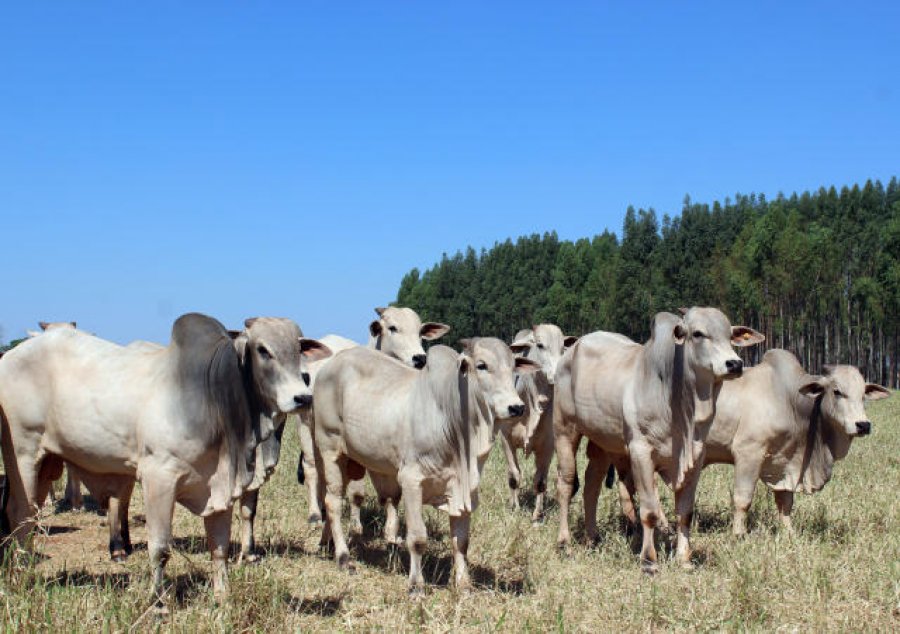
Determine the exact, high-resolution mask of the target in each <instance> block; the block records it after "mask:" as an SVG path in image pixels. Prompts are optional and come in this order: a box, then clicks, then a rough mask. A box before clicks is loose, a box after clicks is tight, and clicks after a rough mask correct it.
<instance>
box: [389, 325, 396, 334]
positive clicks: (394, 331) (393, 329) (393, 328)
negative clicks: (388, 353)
mask: <svg viewBox="0 0 900 634" xmlns="http://www.w3.org/2000/svg"><path fill="white" fill-rule="evenodd" d="M388 330H390V331H391V332H393V333H396V332H397V326H388Z"/></svg>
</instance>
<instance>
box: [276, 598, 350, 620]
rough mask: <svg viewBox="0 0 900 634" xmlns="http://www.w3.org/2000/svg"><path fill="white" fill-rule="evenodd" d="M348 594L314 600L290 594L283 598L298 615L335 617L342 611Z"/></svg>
mask: <svg viewBox="0 0 900 634" xmlns="http://www.w3.org/2000/svg"><path fill="white" fill-rule="evenodd" d="M345 596H347V595H346V593H342V594H338V595H332V596H325V597H314V598H302V599H301V598H300V597H295V596H293V595H290V594H286V595H284V596H283V597H282V601H283V602H284V604H285V605H286V606H287V607H288V609H290V610H291V611H292V612H295V613H296V614H308V615H311V616H326V617H327V616H334V615H335V614H337V613H338V611H339V610H340V609H341V604H342V603H343V601H344V597H345Z"/></svg>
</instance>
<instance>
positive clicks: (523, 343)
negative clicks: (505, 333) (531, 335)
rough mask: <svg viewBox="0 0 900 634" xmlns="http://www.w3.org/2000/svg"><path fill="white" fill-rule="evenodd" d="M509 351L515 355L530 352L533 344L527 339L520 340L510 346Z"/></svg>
mask: <svg viewBox="0 0 900 634" xmlns="http://www.w3.org/2000/svg"><path fill="white" fill-rule="evenodd" d="M509 349H510V350H512V351H513V354H521V353H523V352H528V351H529V350H530V349H531V342H530V341H528V340H527V339H519V340H518V341H513V342H512V343H511V344H509Z"/></svg>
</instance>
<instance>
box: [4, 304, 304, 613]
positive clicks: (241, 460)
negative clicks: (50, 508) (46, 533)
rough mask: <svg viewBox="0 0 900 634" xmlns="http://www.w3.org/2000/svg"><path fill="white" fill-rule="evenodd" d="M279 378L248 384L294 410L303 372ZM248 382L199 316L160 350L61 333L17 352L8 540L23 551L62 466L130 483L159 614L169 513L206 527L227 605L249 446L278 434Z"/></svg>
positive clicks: (7, 436) (12, 360) (11, 372)
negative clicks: (181, 511) (184, 514)
mask: <svg viewBox="0 0 900 634" xmlns="http://www.w3.org/2000/svg"><path fill="white" fill-rule="evenodd" d="M296 345H297V347H298V348H299V345H300V343H299V341H298V342H296ZM260 354H261V353H260ZM283 371H284V370H279V369H277V368H274V367H272V366H269V365H265V364H262V363H260V364H259V365H255V366H254V367H253V371H252V379H253V383H254V384H257V385H258V384H260V383H262V384H264V385H266V387H267V389H272V390H274V392H275V394H276V396H275V401H276V402H277V403H278V404H279V407H284V408H285V409H287V410H288V411H291V410H293V409H295V408H296V407H297V405H298V402H299V401H298V400H297V399H302V398H304V397H306V398H308V397H309V396H310V390H309V388H308V387H306V385H304V384H303V382H302V381H301V380H300V378H299V368H297V371H296V374H295V375H294V377H293V380H291V377H288V376H284V375H283V374H282V372H283ZM258 373H262V374H265V375H266V376H267V377H269V379H270V380H264V379H263V380H261V381H260V380H257V379H259V378H260V376H261V374H258ZM247 379H248V377H247V376H246V375H245V374H243V373H242V370H241V365H240V363H239V359H238V356H237V353H236V351H235V348H234V345H233V342H232V340H231V338H230V337H229V335H228V332H227V331H226V330H225V329H224V328H223V327H222V325H221V324H220V323H219V322H218V321H216V320H214V319H212V318H210V317H206V316H205V315H200V314H197V313H191V314H187V315H183V316H182V317H179V318H178V319H177V320H176V321H175V324H174V326H173V328H172V341H171V343H170V344H169V346H168V347H166V348H159V349H154V348H152V347H147V346H133V347H123V346H119V345H116V344H113V343H110V342H108V341H104V340H102V339H98V338H96V337H93V336H91V335H87V334H86V333H83V332H80V331H77V330H68V329H60V330H55V331H52V332H47V333H45V334H43V335H41V336H40V337H36V338H34V339H30V340H28V341H25V342H23V343H22V344H21V345H19V346H18V347H16V348H15V349H14V350H12V351H11V352H10V353H9V354H7V355H5V356H4V357H3V359H2V360H0V418H2V425H3V431H4V433H3V438H2V448H3V458H4V463H5V467H6V472H7V487H8V505H7V506H6V508H5V511H6V516H7V519H8V520H9V524H10V526H11V528H12V533H13V535H14V536H15V537H16V538H17V539H19V540H20V541H23V540H25V538H26V537H27V535H28V533H29V532H30V530H31V529H32V527H33V526H34V520H35V514H36V513H37V511H38V509H39V508H40V505H41V503H42V502H43V500H44V498H45V497H46V495H47V490H48V489H49V486H50V483H51V482H52V480H54V479H55V478H57V477H59V475H60V473H61V470H62V465H63V461H67V462H69V463H71V464H74V465H76V466H77V467H78V468H79V469H80V470H81V472H82V473H89V474H93V475H95V476H97V477H98V479H100V477H101V476H102V480H103V481H106V482H108V481H110V480H117V481H119V482H120V483H121V482H126V481H128V480H129V479H130V480H134V479H135V478H137V479H139V480H140V481H141V486H142V489H143V494H144V505H145V509H146V517H147V530H148V534H149V537H148V551H149V554H150V561H151V564H152V567H153V589H154V592H155V596H156V598H157V605H158V606H159V607H162V589H163V588H162V582H163V570H164V566H165V564H166V562H167V561H168V559H169V553H170V541H171V527H172V514H173V512H174V504H175V502H179V503H181V504H182V505H183V506H185V507H186V508H187V509H188V510H190V511H191V512H192V513H194V514H197V515H200V516H202V517H203V518H204V523H205V526H206V534H207V542H208V544H209V548H210V552H211V554H212V558H213V562H214V575H213V589H214V591H215V593H216V595H217V596H219V597H222V596H224V594H226V593H227V575H226V557H227V551H228V545H229V534H230V527H231V515H232V509H233V502H234V500H236V499H238V498H239V497H241V495H243V493H244V491H245V489H246V487H247V486H248V485H250V483H251V481H252V480H253V475H254V458H255V454H256V446H257V444H259V443H260V442H262V441H265V440H266V439H268V437H269V436H270V435H271V434H272V433H273V432H274V430H273V429H272V426H270V425H266V426H265V427H264V426H263V423H264V421H263V420H262V419H253V418H251V416H250V410H249V408H248V398H249V395H248V392H247ZM85 484H87V485H88V487H89V488H90V487H91V485H92V483H91V482H90V481H88V480H87V479H86V480H85Z"/></svg>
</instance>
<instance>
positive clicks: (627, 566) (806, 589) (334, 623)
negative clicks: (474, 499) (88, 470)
mask: <svg viewBox="0 0 900 634" xmlns="http://www.w3.org/2000/svg"><path fill="white" fill-rule="evenodd" d="M868 409H869V412H870V415H871V420H872V422H873V424H874V430H873V433H872V435H871V436H869V437H867V438H862V439H857V440H856V441H854V443H853V447H852V449H851V451H850V454H849V456H848V457H847V459H846V460H844V461H843V462H839V463H838V464H837V465H836V466H835V473H834V476H833V478H832V481H831V482H830V483H829V484H828V485H827V486H826V487H825V489H824V490H823V491H822V492H820V493H818V494H816V495H814V496H803V495H798V499H797V503H796V506H795V509H794V525H795V528H796V533H795V535H793V536H789V535H787V534H785V533H783V532H781V531H780V530H779V527H778V518H777V515H776V511H775V505H774V502H773V500H772V496H771V494H769V493H768V491H767V490H766V489H765V487H764V486H763V485H761V484H760V485H758V486H757V490H756V497H755V499H754V503H753V507H752V509H751V512H750V519H749V527H750V531H751V533H750V535H749V536H748V537H747V538H745V539H741V540H738V539H735V538H734V537H732V535H731V500H730V495H731V488H732V484H731V483H732V469H731V467H722V466H716V467H711V468H709V469H707V470H706V471H704V473H703V476H702V478H701V481H700V490H699V494H698V498H697V512H696V514H695V533H694V539H693V546H694V549H695V551H694V556H693V560H694V562H695V563H696V564H697V568H696V570H694V571H692V572H687V571H684V570H682V569H681V568H680V567H679V566H677V565H675V564H674V562H671V561H670V560H669V558H668V557H664V558H663V560H662V562H661V566H660V573H659V574H658V575H656V576H655V577H652V578H651V577H647V576H645V575H644V574H642V573H641V572H640V568H639V565H638V560H637V555H636V554H634V551H633V550H632V547H631V543H630V539H629V538H627V537H626V536H625V535H624V533H623V531H622V529H621V524H620V514H619V506H618V498H617V496H616V495H615V492H614V491H613V490H606V489H604V491H603V494H602V496H601V500H600V506H599V511H598V519H599V524H600V535H601V538H602V542H601V543H600V544H598V545H596V546H594V547H591V548H588V547H586V546H585V545H583V543H582V542H581V541H580V538H581V537H582V536H583V529H582V526H583V523H582V519H581V515H582V496H581V493H580V492H579V494H578V495H577V496H576V497H575V499H574V500H573V513H572V517H571V520H572V526H573V529H574V539H575V541H576V544H575V545H574V546H573V547H572V548H571V551H570V553H569V554H568V555H563V554H561V553H560V552H558V551H557V549H556V530H557V526H558V514H557V507H556V506H555V504H554V502H553V497H554V496H555V468H551V476H550V486H549V487H548V491H549V492H550V496H549V498H550V500H549V508H548V513H547V520H546V523H545V524H544V525H542V526H539V527H532V526H531V522H530V508H529V506H530V503H531V499H532V496H531V495H530V494H528V495H525V496H523V497H524V500H525V504H524V507H525V508H523V509H522V510H521V511H519V512H518V513H516V512H513V511H510V510H509V509H508V508H507V506H506V502H507V498H508V491H507V484H506V465H505V461H504V459H503V455H502V451H501V449H500V447H495V448H494V450H493V451H492V454H491V457H490V459H489V461H488V464H487V466H486V468H485V477H484V480H483V482H482V486H481V505H480V507H479V509H478V510H477V511H476V513H475V515H474V517H473V525H472V540H471V546H470V548H469V562H470V569H471V573H472V579H473V582H474V585H475V589H474V590H473V592H471V593H469V594H467V595H462V596H458V595H457V593H456V592H455V590H454V589H453V587H452V584H449V580H450V579H451V562H452V556H451V547H450V543H449V541H448V539H447V531H448V522H447V519H446V517H445V516H444V515H443V514H441V513H439V512H437V511H434V510H432V509H430V508H429V509H428V510H427V511H426V514H427V517H426V523H427V526H428V530H429V545H428V549H427V551H426V554H425V558H424V567H425V575H426V581H427V583H428V589H427V594H426V596H425V597H424V598H423V599H421V600H418V601H410V600H409V599H408V597H407V590H406V588H407V585H406V572H407V559H408V555H407V553H406V549H405V547H403V548H400V549H393V548H390V547H388V546H386V544H385V542H384V541H383V540H382V539H381V537H380V535H381V521H382V517H383V516H382V514H381V512H380V511H379V510H378V509H377V503H376V502H375V500H374V498H371V497H370V498H369V499H368V501H367V504H366V506H365V507H364V508H363V519H364V524H365V534H366V539H365V540H364V541H363V542H356V543H355V544H352V545H351V551H352V553H353V556H354V558H355V560H356V561H357V564H358V566H357V572H356V574H355V575H352V576H350V575H347V574H346V573H343V572H340V571H338V569H337V566H336V565H335V563H334V562H333V560H332V559H331V557H330V555H329V554H327V553H322V552H320V551H319V549H318V540H319V535H320V529H318V528H315V529H314V528H311V527H309V526H308V525H307V524H306V516H307V512H306V500H305V490H304V489H303V488H301V487H300V486H299V485H298V484H297V482H296V480H295V475H294V469H295V466H296V458H297V454H298V439H297V436H296V428H295V426H294V423H293V421H289V422H288V427H287V429H286V431H285V445H284V447H283V450H282V462H281V464H280V465H279V467H278V470H277V472H276V474H275V476H274V477H273V479H272V480H271V481H270V482H269V483H268V484H267V485H266V486H265V487H263V489H262V491H261V495H260V506H259V515H258V518H257V531H258V533H257V543H258V546H259V547H260V549H261V550H262V551H264V552H265V556H264V558H263V559H262V561H261V562H260V563H258V564H253V565H245V566H232V567H231V568H230V570H229V575H230V581H231V592H232V597H231V600H230V602H229V603H227V604H224V605H221V606H218V605H216V604H215V602H214V601H213V598H212V592H211V588H210V585H211V581H210V578H209V573H210V570H211V564H210V560H209V554H208V552H207V549H206V544H205V539H204V537H203V525H202V521H201V520H200V519H199V518H196V517H193V516H191V515H190V514H189V513H188V512H187V511H185V510H184V509H181V508H178V509H177V510H176V515H175V526H174V536H175V543H174V552H173V556H172V559H171V561H170V563H169V565H168V567H167V570H166V581H167V584H168V586H169V587H170V592H169V595H168V600H169V604H170V605H169V607H170V610H171V616H170V617H169V618H168V620H166V621H160V620H158V619H157V618H156V617H155V616H154V615H153V613H152V612H151V611H150V610H149V609H148V608H149V607H150V572H149V567H148V564H147V550H146V530H145V527H144V525H143V522H142V519H143V513H144V509H143V502H142V499H141V494H140V488H139V487H138V489H137V490H136V492H135V496H134V498H133V500H132V502H131V515H132V518H133V519H132V539H133V540H134V542H135V548H136V549H135V553H134V554H133V555H132V556H131V558H130V559H129V560H128V561H127V562H126V563H124V564H116V563H112V562H111V561H109V557H108V553H107V539H108V537H107V532H106V528H105V519H104V518H101V517H100V516H98V515H97V514H96V513H94V512H90V511H87V512H80V513H72V512H61V513H55V512H54V510H53V509H52V507H51V505H49V504H48V505H47V506H46V507H45V511H44V513H43V514H42V520H41V534H40V535H38V536H37V537H36V538H35V542H36V546H37V553H38V554H37V555H36V556H35V557H34V558H29V557H27V556H24V555H21V554H19V555H18V556H16V557H15V558H12V559H11V558H7V560H6V561H4V562H3V564H2V566H3V567H2V571H0V622H2V627H0V629H2V630H3V631H20V630H57V631H66V632H70V631H71V632H74V631H86V632H97V631H109V632H119V631H128V630H137V631H144V630H150V631H152V630H156V629H159V630H161V631H169V630H178V631H181V630H185V631H222V630H232V631H258V630H278V631H296V630H304V631H336V630H338V631H340V630H377V631H409V630H415V631H429V632H432V631H433V632H445V631H452V630H469V631H495V630H498V631H548V630H554V631H587V630H597V629H601V630H602V629H613V628H615V629H616V630H628V631H651V630H662V629H675V630H687V629H690V630H697V629H700V630H723V629H724V630H760V629H766V630H784V631H795V630H807V631H808V630H816V631H854V630H855V631H859V630H866V631H889V630H893V631H896V630H897V629H898V628H900V494H898V488H900V398H898V395H897V394H896V393H894V395H893V398H891V399H888V400H885V401H879V402H876V403H872V404H871V405H869V407H868ZM583 451H584V450H583V447H582V452H581V455H579V460H578V466H579V472H583V468H584V455H583ZM523 466H524V471H525V484H524V486H525V487H526V488H527V487H529V486H530V483H531V475H532V473H533V464H532V462H531V461H530V460H528V461H526V462H524V463H523ZM62 484H63V483H62V481H60V482H58V483H57V485H56V486H57V489H58V490H61V488H62ZM660 492H661V495H662V496H663V504H664V507H665V508H667V509H668V514H669V517H670V519H671V518H672V517H673V515H672V512H671V508H672V506H671V505H672V500H671V494H670V493H669V492H668V491H666V490H665V488H664V487H663V488H661V489H660ZM345 506H346V505H345ZM344 526H345V529H346V523H345V524H344ZM238 527H239V524H238V522H237V521H235V522H234V523H233V525H232V542H233V544H232V550H233V551H234V552H236V551H237V548H238V544H237V543H236V542H237V539H238Z"/></svg>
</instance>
